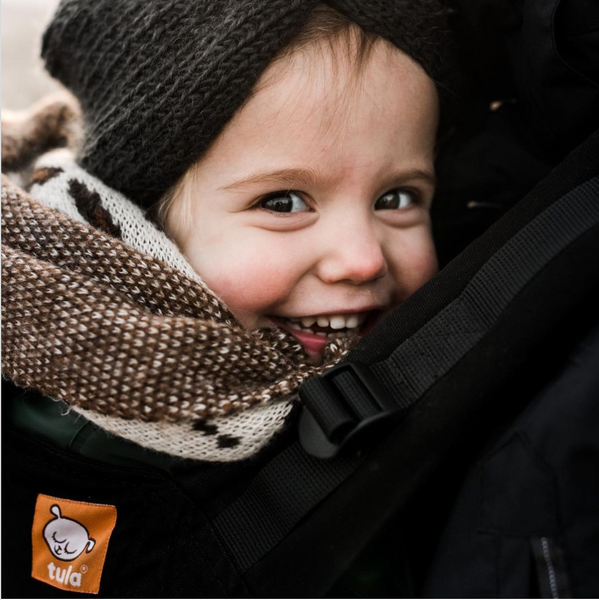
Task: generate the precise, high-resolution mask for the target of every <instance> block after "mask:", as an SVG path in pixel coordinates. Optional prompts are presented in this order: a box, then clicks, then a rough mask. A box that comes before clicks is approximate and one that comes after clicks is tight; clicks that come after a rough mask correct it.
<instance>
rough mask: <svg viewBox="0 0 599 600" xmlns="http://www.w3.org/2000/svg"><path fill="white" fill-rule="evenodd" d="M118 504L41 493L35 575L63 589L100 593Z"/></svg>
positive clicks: (34, 531)
mask: <svg viewBox="0 0 599 600" xmlns="http://www.w3.org/2000/svg"><path fill="white" fill-rule="evenodd" d="M115 526H116V507H115V506H112V505H110V504H95V503H92V502H82V501H80V500H70V499H67V498H56V497H55V496H47V495H46V494H38V497H37V501H36V503H35V514H34V516H33V526H32V528H31V542H32V563H31V576H32V577H33V578H34V579H37V580H39V581H43V582H44V583H47V584H48V585H51V586H53V587H56V588H60V589H61V590H67V591H69V592H81V593H84V594H97V593H98V592H99V590H100V581H101V579H102V571H103V570H104V561H105V559H106V553H107V552H108V544H109V542H110V537H111V535H112V531H113V530H114V528H115Z"/></svg>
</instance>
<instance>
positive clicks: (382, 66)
mask: <svg viewBox="0 0 599 600" xmlns="http://www.w3.org/2000/svg"><path fill="white" fill-rule="evenodd" d="M256 89H257V91H256V92H255V93H254V94H252V95H251V97H250V99H249V100H248V101H247V102H246V103H245V104H244V106H243V108H242V109H241V110H240V111H239V112H238V113H237V114H236V115H235V116H234V117H233V119H232V120H231V121H230V122H229V123H228V125H227V126H226V128H225V129H224V131H223V132H222V133H221V134H220V135H219V136H218V138H217V139H216V140H215V141H214V143H213V144H212V146H211V147H210V148H209V150H208V151H207V153H206V154H205V155H203V156H202V157H201V158H200V160H198V161H197V162H196V163H195V164H194V165H192V166H191V167H190V168H189V170H188V171H187V172H186V173H185V174H184V175H183V177H182V179H181V180H180V181H179V182H178V184H177V185H176V187H175V189H174V190H172V191H171V193H170V194H167V195H166V200H165V201H163V206H162V207H161V213H162V217H163V219H165V220H166V224H167V231H168V232H170V234H171V235H172V237H173V239H174V240H175V241H176V243H177V244H178V246H179V247H180V248H181V250H182V251H183V252H184V253H185V255H186V256H187V258H188V259H189V261H190V263H191V264H192V265H193V267H194V269H195V270H196V271H197V272H198V273H199V274H200V275H201V276H202V279H203V280H204V281H205V282H206V284H207V285H208V286H209V287H210V288H211V289H212V290H214V291H215V292H216V293H217V294H218V295H219V296H220V298H222V299H223V300H224V302H225V303H226V304H227V305H228V307H229V308H230V309H231V310H232V312H233V313H234V314H235V316H236V317H237V319H238V320H239V322H240V323H242V324H243V325H244V326H245V327H247V328H248V329H258V328H262V327H273V326H276V327H281V328H283V329H285V330H287V331H289V332H291V333H292V334H293V335H294V336H295V337H296V338H297V339H298V340H299V341H300V342H301V344H302V345H303V347H304V348H305V350H306V352H307V354H308V355H309V356H310V358H311V359H312V361H313V362H319V361H320V360H322V356H323V352H324V348H325V345H326V343H327V341H328V340H330V339H334V338H336V337H339V336H342V335H352V334H358V335H362V334H364V333H365V332H366V331H367V330H368V329H369V328H370V327H371V326H372V324H373V323H374V322H375V321H376V320H377V319H378V318H380V317H381V316H382V315H383V314H384V313H385V312H387V311H389V310H390V309H392V308H393V307H395V306H397V305H399V304H400V303H401V302H403V301H404V300H405V299H406V298H407V297H408V296H409V295H410V294H412V293H413V292H414V291H415V290H416V289H418V288H419V287H420V286H421V285H422V284H423V283H425V282H426V281H427V280H428V279H429V278H430V277H431V276H432V275H433V274H434V273H435V270H436V267H437V263H436V256H435V250H434V247H433V242H432V238H431V229H430V219H429V208H430V204H431V200H432V197H433V193H434V186H435V177H434V168H433V159H434V150H435V141H436V132H437V123H438V110H439V109H438V99H437V92H436V89H435V85H434V83H433V82H432V81H431V79H430V77H429V76H428V75H427V74H426V72H425V71H424V69H423V68H422V67H421V66H420V65H419V64H418V63H417V62H416V61H414V60H413V59H412V58H410V57H408V56H407V55H406V54H405V53H403V52H401V51H399V50H398V49H397V48H396V47H395V46H393V45H392V44H391V43H390V42H388V41H386V40H384V39H382V38H380V37H374V38H373V37H372V36H367V34H366V33H365V32H364V31H363V30H361V29H360V28H359V27H358V26H356V25H354V24H351V22H349V21H348V20H346V19H344V18H343V17H342V16H341V15H340V14H339V13H337V12H335V11H333V9H330V8H326V7H318V8H317V9H316V10H315V12H314V15H313V17H312V19H311V20H310V21H309V22H308V24H307V25H306V26H305V29H304V31H303V32H301V34H300V40H299V41H297V40H296V41H295V42H294V43H293V44H292V45H291V47H288V48H287V49H286V51H285V52H284V53H283V55H282V56H280V57H278V58H277V59H276V60H275V61H274V62H273V63H272V64H271V65H270V66H269V67H268V68H267V69H266V71H265V72H264V73H263V74H262V76H261V78H260V79H259V81H258V83H257V85H256Z"/></svg>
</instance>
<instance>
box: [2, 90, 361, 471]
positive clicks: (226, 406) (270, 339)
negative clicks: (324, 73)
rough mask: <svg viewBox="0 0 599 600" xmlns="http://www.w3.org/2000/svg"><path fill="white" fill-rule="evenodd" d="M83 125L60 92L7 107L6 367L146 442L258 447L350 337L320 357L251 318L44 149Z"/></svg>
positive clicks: (234, 454)
mask: <svg viewBox="0 0 599 600" xmlns="http://www.w3.org/2000/svg"><path fill="white" fill-rule="evenodd" d="M76 123H77V112H76V109H73V108H72V105H70V104H68V103H67V104H65V103H64V102H62V101H59V102H53V103H52V102H50V103H44V104H43V105H42V106H41V107H37V108H36V109H35V110H34V111H33V113H31V114H29V115H28V116H27V117H26V118H23V117H22V116H20V117H18V118H17V119H9V120H8V121H5V120H4V119H3V139H2V151H3V170H6V171H11V172H12V173H15V172H18V173H19V176H18V177H17V178H15V176H14V175H11V176H10V179H9V177H7V176H5V175H4V174H3V175H2V283H3V290H2V313H3V318H2V340H3V352H2V371H3V373H4V374H5V375H7V376H8V377H10V378H11V379H12V380H13V381H14V382H15V383H16V384H17V385H19V386H22V387H26V388H33V389H35V390H38V391H39V392H42V393H43V394H45V395H47V396H49V397H50V398H52V399H56V400H62V401H64V402H65V403H67V405H68V406H69V407H70V409H71V410H74V411H76V412H77V413H80V414H82V415H83V416H84V417H85V418H87V419H88V420H90V421H92V422H94V423H95V424H97V425H99V426H100V427H102V428H103V429H105V430H107V431H109V432H111V433H113V434H115V435H117V436H121V437H123V438H126V439H128V440H131V441H133V442H136V443H137V444H139V445H141V446H144V447H146V448H150V449H153V450H157V451H161V452H166V453H168V454H170V455H174V456H179V457H184V458H192V459H198V460H207V461H234V460H240V459H243V458H247V457H249V456H251V455H253V454H254V453H256V452H257V451H258V450H259V449H260V448H262V447H263V446H264V445H265V444H266V443H267V442H268V441H269V440H270V439H271V438H272V437H273V435H275V434H276V433H277V432H279V431H280V430H281V429H282V428H283V427H284V425H285V423H286V422H288V421H289V420H290V418H289V417H290V414H292V409H293V407H294V406H295V405H296V403H297V390H298V387H299V386H300V384H301V383H302V382H303V381H304V380H305V379H306V378H308V377H311V376H314V375H318V374H320V373H322V372H323V371H324V370H325V369H327V368H329V367H330V366H332V365H333V364H335V363H336V362H337V361H338V360H339V359H340V358H341V357H342V356H343V355H344V354H345V353H346V352H347V350H348V349H349V347H350V345H351V343H352V342H353V341H355V339H353V340H350V339H343V338H340V339H338V340H333V341H331V342H330V343H329V344H328V345H327V348H326V350H325V359H324V363H323V364H322V365H321V366H313V365H310V364H308V363H307V357H306V355H305V353H304V351H303V349H302V347H301V345H299V344H298V342H297V340H296V339H295V338H294V337H293V336H292V335H291V334H289V333H287V332H285V331H283V330H281V329H278V328H273V329H260V330H255V331H247V330H245V329H244V328H243V327H242V326H241V325H240V324H239V323H238V322H237V321H236V319H235V317H234V316H233V314H232V313H231V311H230V310H229V309H228V308H227V306H226V305H225V304H224V303H223V301H222V300H221V299H220V298H219V297H218V296H217V295H216V294H215V293H213V292H212V291H211V290H210V289H209V288H208V287H207V286H206V285H205V284H204V282H203V281H202V279H201V278H200V276H199V275H198V274H197V273H196V272H195V271H194V270H193V268H192V267H191V266H190V264H189V262H188V261H187V260H186V258H185V256H183V254H182V253H181V252H180V251H179V250H178V248H177V246H176V245H175V244H174V243H173V242H172V241H171V239H170V238H169V237H168V236H167V235H166V234H165V233H164V232H163V231H162V230H161V228H160V227H159V226H158V225H157V224H155V223H154V222H153V221H152V220H149V219H148V218H147V216H146V214H145V213H144V212H143V211H142V210H141V209H140V208H139V207H138V206H137V205H135V204H134V203H133V202H131V201H130V200H128V199H127V198H125V197H124V196H123V195H122V194H120V193H118V192H117V191H115V190H114V189H111V188H109V187H107V186H106V185H104V184H103V183H102V182H101V181H99V180H98V179H97V178H95V177H93V176H91V175H90V174H89V173H86V172H85V171H84V170H82V169H81V168H80V167H79V166H78V165H77V163H76V162H75V161H74V159H73V156H72V154H71V152H69V151H68V150H67V149H63V150H54V151H50V152H47V151H46V150H47V149H48V147H51V146H52V145H54V144H56V143H59V144H65V143H66V144H67V145H68V144H70V143H73V140H76V138H77V135H76V134H74V133H73V131H74V130H76V129H77V128H76ZM40 154H41V156H38V155H40ZM19 178H20V179H19ZM15 180H19V181H20V182H21V185H20V186H19V185H17V184H16V183H15ZM25 189H26V190H27V191H25Z"/></svg>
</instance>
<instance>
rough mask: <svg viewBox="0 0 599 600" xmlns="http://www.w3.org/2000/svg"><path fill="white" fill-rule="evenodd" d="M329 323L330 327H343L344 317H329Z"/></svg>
mask: <svg viewBox="0 0 599 600" xmlns="http://www.w3.org/2000/svg"><path fill="white" fill-rule="evenodd" d="M319 325H320V323H319ZM330 325H331V329H343V328H344V327H345V317H342V316H338V317H331V321H330Z"/></svg>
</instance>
